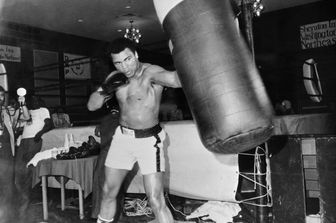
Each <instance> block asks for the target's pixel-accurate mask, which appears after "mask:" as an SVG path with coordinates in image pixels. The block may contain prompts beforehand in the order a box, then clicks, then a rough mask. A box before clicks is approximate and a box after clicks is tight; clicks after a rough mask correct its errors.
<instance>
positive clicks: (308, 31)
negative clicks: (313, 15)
mask: <svg viewBox="0 0 336 223" xmlns="http://www.w3.org/2000/svg"><path fill="white" fill-rule="evenodd" d="M300 39H301V48H302V49H303V50H305V49H312V48H319V47H327V46H332V45H336V19H333V20H328V21H323V22H316V23H312V24H307V25H303V26H300Z"/></svg>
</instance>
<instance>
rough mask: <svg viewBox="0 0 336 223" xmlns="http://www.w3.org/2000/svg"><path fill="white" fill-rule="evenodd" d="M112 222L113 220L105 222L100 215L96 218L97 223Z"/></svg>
mask: <svg viewBox="0 0 336 223" xmlns="http://www.w3.org/2000/svg"><path fill="white" fill-rule="evenodd" d="M112 221H113V218H112V219H111V220H107V219H104V218H102V217H101V216H100V215H98V218H97V223H110V222H112Z"/></svg>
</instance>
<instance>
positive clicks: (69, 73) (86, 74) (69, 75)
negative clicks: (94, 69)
mask: <svg viewBox="0 0 336 223" xmlns="http://www.w3.org/2000/svg"><path fill="white" fill-rule="evenodd" d="M63 59H64V77H65V79H75V80H85V79H90V78H91V65H90V58H88V57H86V56H82V55H76V54H70V53H64V58H63Z"/></svg>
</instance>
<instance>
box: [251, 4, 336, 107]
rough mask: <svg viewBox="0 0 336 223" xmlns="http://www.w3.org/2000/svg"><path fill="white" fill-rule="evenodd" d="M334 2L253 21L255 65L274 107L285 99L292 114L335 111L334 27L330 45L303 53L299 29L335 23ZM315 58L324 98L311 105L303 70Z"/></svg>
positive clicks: (278, 13)
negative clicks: (324, 23)
mask: <svg viewBox="0 0 336 223" xmlns="http://www.w3.org/2000/svg"><path fill="white" fill-rule="evenodd" d="M335 11H336V2H335V1H329V0H328V1H321V2H317V3H312V4H306V5H303V6H298V7H293V8H289V9H284V10H279V11H275V12H269V13H264V14H262V15H261V16H260V17H258V18H255V19H254V24H253V25H254V43H255V53H256V63H257V65H258V67H259V69H260V72H261V75H262V78H263V80H264V82H265V85H266V88H267V91H268V93H269V95H270V97H271V100H272V102H273V104H275V103H276V102H279V101H282V100H284V99H288V100H290V101H291V102H292V104H293V106H294V110H295V113H315V112H332V111H335V104H336V91H335V90H334V86H336V75H335V70H334V66H333V64H334V62H335V61H336V45H335V44H336V34H335V29H336V28H335V27H333V28H331V31H332V32H333V36H332V37H331V39H332V40H331V41H333V45H330V46H323V47H317V48H311V49H302V46H301V40H300V27H301V26H303V25H307V24H312V23H317V22H323V21H330V20H335V19H336V15H335ZM309 58H314V60H315V61H316V62H317V70H318V74H319V77H320V81H321V86H322V91H323V98H322V101H321V102H320V103H317V102H313V101H312V100H311V99H310V98H309V96H308V95H307V93H306V90H305V87H304V84H303V79H302V73H303V71H302V66H303V63H304V61H305V60H306V59H309Z"/></svg>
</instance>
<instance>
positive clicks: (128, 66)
mask: <svg viewBox="0 0 336 223" xmlns="http://www.w3.org/2000/svg"><path fill="white" fill-rule="evenodd" d="M111 57H112V62H113V64H114V66H115V68H116V69H117V70H118V71H120V72H122V73H124V74H125V75H126V77H128V78H130V77H133V76H134V75H135V73H136V71H137V69H138V68H139V60H138V54H137V52H135V53H133V52H132V51H131V50H130V49H128V48H126V49H124V50H123V51H121V52H120V53H117V54H113V53H112V54H111Z"/></svg>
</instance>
